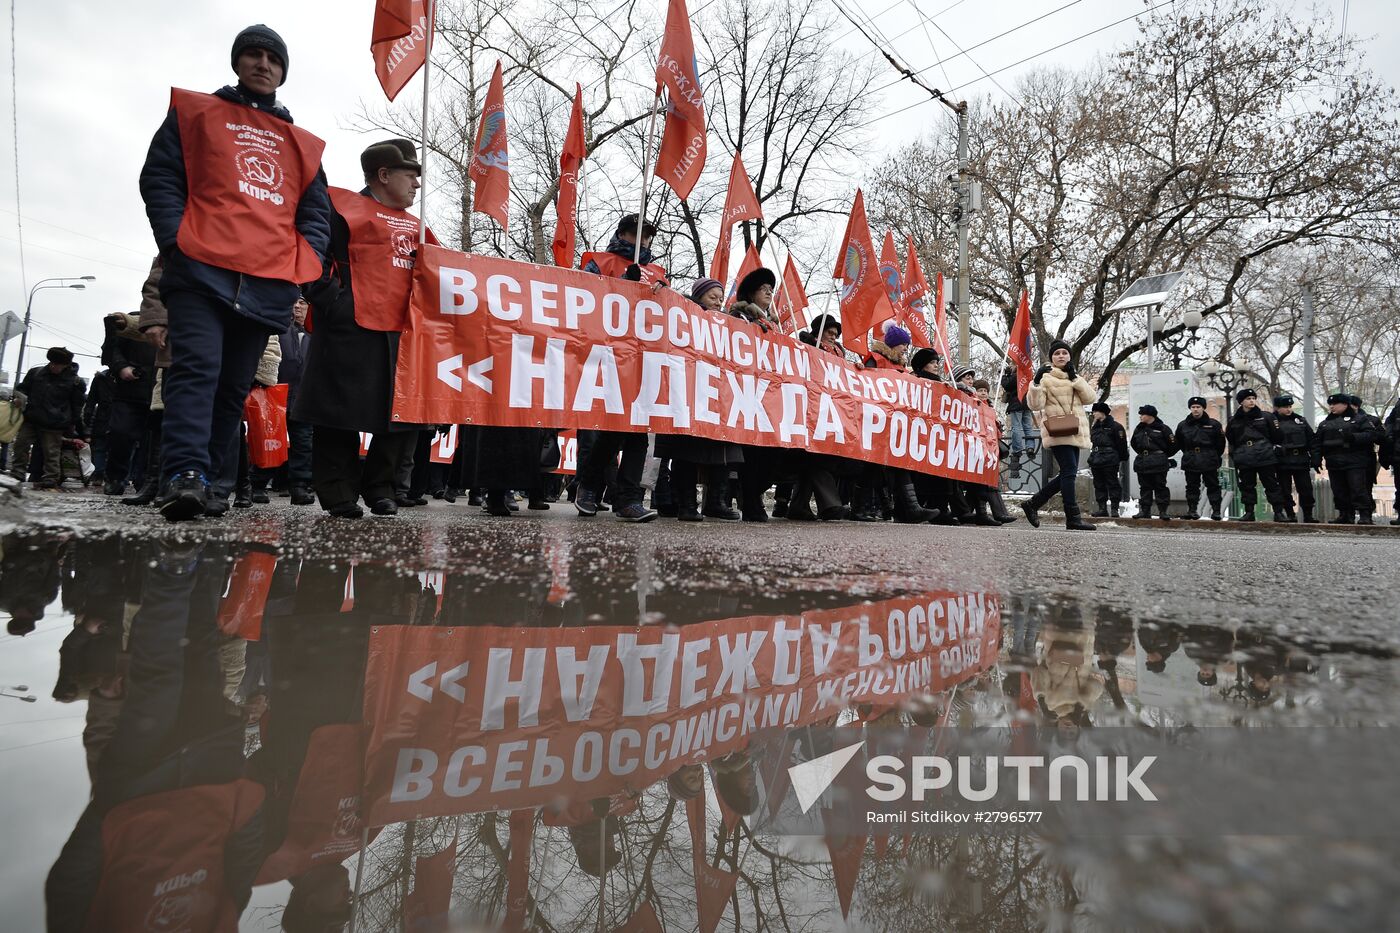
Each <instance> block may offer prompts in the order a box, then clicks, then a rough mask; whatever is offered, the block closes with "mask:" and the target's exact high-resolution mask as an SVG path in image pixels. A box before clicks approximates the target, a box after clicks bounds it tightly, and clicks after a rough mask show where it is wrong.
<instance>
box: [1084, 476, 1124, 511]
mask: <svg viewBox="0 0 1400 933" xmlns="http://www.w3.org/2000/svg"><path fill="white" fill-rule="evenodd" d="M1089 470H1090V472H1092V473H1093V474H1094V501H1096V502H1099V503H1103V502H1109V501H1112V502H1113V504H1114V505H1117V504H1118V503H1119V501H1120V500H1122V498H1123V481H1122V479H1120V478H1119V472H1118V467H1117V466H1096V467H1090V468H1089Z"/></svg>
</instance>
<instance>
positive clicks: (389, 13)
mask: <svg viewBox="0 0 1400 933" xmlns="http://www.w3.org/2000/svg"><path fill="white" fill-rule="evenodd" d="M429 31H430V26H429V25H428V13H427V8H426V6H425V0H378V2H376V3H375V5H374V26H373V27H372V28H371V30H370V40H369V51H370V54H371V55H372V56H373V57H374V73H375V76H376V77H378V78H379V86H380V87H382V88H383V89H384V94H385V96H387V97H388V98H389V99H390V100H393V99H394V98H395V97H397V96H398V95H399V91H402V90H403V88H404V85H405V84H407V83H408V81H409V79H410V78H412V77H413V76H414V75H415V74H417V73H418V69H419V68H422V67H423V62H424V61H425V59H426V58H427V50H428V33H429Z"/></svg>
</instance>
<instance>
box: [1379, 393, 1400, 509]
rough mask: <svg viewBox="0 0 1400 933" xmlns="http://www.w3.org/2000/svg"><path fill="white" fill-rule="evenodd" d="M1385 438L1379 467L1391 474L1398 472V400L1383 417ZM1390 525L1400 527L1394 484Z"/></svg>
mask: <svg viewBox="0 0 1400 933" xmlns="http://www.w3.org/2000/svg"><path fill="white" fill-rule="evenodd" d="M1384 427H1385V437H1384V438H1383V439H1382V440H1381V450H1380V465H1381V466H1383V467H1385V468H1386V469H1388V470H1390V471H1391V472H1392V473H1396V472H1400V469H1397V468H1396V461H1397V460H1398V459H1400V399H1397V400H1396V402H1395V404H1394V405H1392V406H1391V409H1390V414H1388V415H1386V417H1385V425H1384ZM1390 523H1391V524H1392V525H1400V483H1396V484H1395V517H1394V518H1392V519H1391V520H1390Z"/></svg>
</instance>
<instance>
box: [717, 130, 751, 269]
mask: <svg viewBox="0 0 1400 933" xmlns="http://www.w3.org/2000/svg"><path fill="white" fill-rule="evenodd" d="M762 217H763V206H762V205H760V204H759V203H758V195H757V194H755V193H754V190H753V183H752V182H750V181H749V173H748V172H746V171H744V160H743V159H742V158H740V156H739V153H738V151H737V150H736V151H735V153H734V164H733V165H731V166H730V167H729V193H728V194H727V195H726V196H725V198H724V213H723V214H721V215H720V218H719V242H718V243H717V244H715V254H714V255H713V256H711V257H710V278H712V279H714V280H715V281H717V282H723V281H724V280H725V279H726V278H727V277H728V276H729V245H730V241H731V240H732V239H733V233H734V225H735V224H737V223H740V222H742V221H745V220H755V219H762Z"/></svg>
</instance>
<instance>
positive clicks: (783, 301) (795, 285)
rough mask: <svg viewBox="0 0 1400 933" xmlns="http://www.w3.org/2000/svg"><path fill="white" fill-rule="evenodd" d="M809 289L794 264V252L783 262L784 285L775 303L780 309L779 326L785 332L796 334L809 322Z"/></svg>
mask: <svg viewBox="0 0 1400 933" xmlns="http://www.w3.org/2000/svg"><path fill="white" fill-rule="evenodd" d="M808 304H809V302H808V301H807V290H806V289H805V288H803V287H802V276H800V275H798V274H797V267H796V266H795V265H793V264H792V254H791V253H789V254H788V258H787V262H785V263H783V279H782V287H781V290H780V291H779V292H778V297H777V299H775V301H774V305H775V307H776V308H777V310H778V326H779V327H781V328H782V329H783V333H785V334H795V333H797V331H798V329H799V328H802V327H805V326H806V324H807V306H808Z"/></svg>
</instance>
